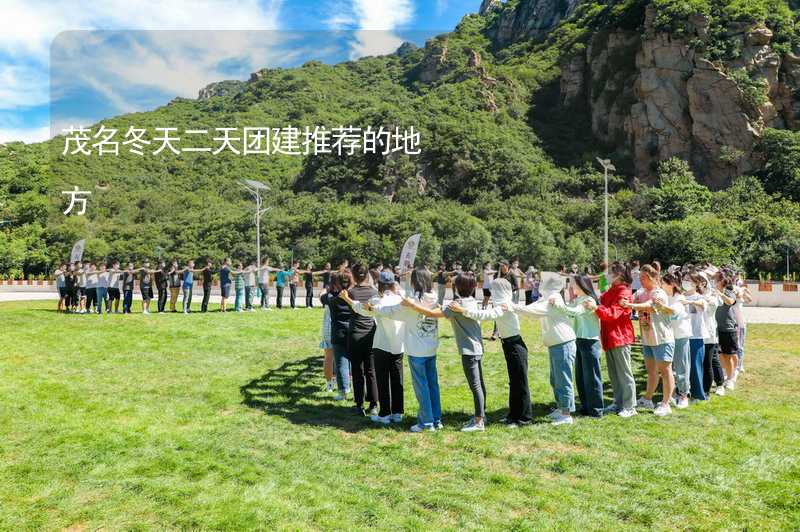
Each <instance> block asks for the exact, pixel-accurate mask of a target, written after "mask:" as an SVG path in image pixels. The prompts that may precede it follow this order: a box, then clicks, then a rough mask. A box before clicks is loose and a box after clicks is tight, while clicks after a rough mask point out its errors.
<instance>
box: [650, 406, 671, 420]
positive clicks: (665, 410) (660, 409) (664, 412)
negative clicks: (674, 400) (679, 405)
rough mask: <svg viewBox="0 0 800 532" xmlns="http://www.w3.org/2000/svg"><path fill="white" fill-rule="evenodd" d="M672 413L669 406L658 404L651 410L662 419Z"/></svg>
mask: <svg viewBox="0 0 800 532" xmlns="http://www.w3.org/2000/svg"><path fill="white" fill-rule="evenodd" d="M671 413H672V407H671V406H669V404H664V403H660V404H659V405H658V406H657V407H656V409H655V410H653V414H655V415H657V416H660V417H663V416H668V415H670V414H671Z"/></svg>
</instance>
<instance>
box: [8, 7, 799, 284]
mask: <svg viewBox="0 0 800 532" xmlns="http://www.w3.org/2000/svg"><path fill="white" fill-rule="evenodd" d="M533 4H536V2H533V1H529V0H517V1H509V2H508V3H506V4H499V5H494V6H493V7H492V8H491V9H488V10H487V11H486V12H485V13H483V14H476V15H469V16H466V17H465V18H464V19H463V20H462V21H461V23H460V24H459V25H458V26H457V27H456V28H455V29H454V30H453V32H451V33H448V34H444V35H440V36H438V37H436V38H434V39H432V40H430V41H429V42H428V43H427V45H426V46H425V47H424V48H416V47H414V46H403V47H402V48H401V49H400V50H399V51H398V53H396V54H393V55H388V56H383V57H367V58H363V59H361V60H358V61H352V62H346V63H342V64H338V65H326V64H322V63H319V62H309V63H306V64H305V65H303V66H302V67H300V68H295V69H265V70H261V71H259V72H257V73H255V74H254V75H253V76H252V77H251V80H250V81H248V82H244V83H227V84H226V85H224V86H220V87H218V88H217V89H214V88H213V87H211V88H209V89H208V90H204V91H201V96H202V97H201V98H199V99H197V100H190V99H176V100H174V101H172V102H170V103H169V104H168V105H165V106H163V107H160V108H158V109H154V110H152V111H149V112H143V113H135V114H129V115H123V116H118V117H113V118H109V119H107V120H104V121H103V122H102V123H103V124H105V125H106V126H107V127H116V128H118V129H119V130H121V131H125V130H127V128H128V127H129V126H131V125H134V126H136V127H147V128H148V129H149V130H150V131H153V129H154V128H155V127H165V126H172V127H178V128H179V129H181V130H182V129H189V128H202V127H205V128H209V129H213V128H215V127H244V126H262V125H267V126H271V127H283V126H287V125H295V126H299V127H303V126H307V125H308V126H315V125H325V126H328V127H335V126H339V125H354V126H360V127H366V126H369V125H371V126H374V127H377V126H387V127H392V128H393V127H395V126H398V127H401V128H408V127H411V126H413V127H414V128H415V129H417V130H419V131H421V139H422V141H421V150H422V153H421V154H420V155H404V154H393V155H390V156H386V157H384V156H379V155H366V156H359V155H357V156H346V157H337V156H316V157H292V156H268V157H265V156H241V155H234V154H232V153H230V152H223V153H220V154H218V155H213V156H212V155H207V154H186V153H184V154H182V155H180V156H176V155H172V154H169V155H165V154H164V153H162V154H160V155H158V156H153V155H145V156H143V157H142V156H136V155H132V154H129V153H127V152H125V151H124V150H123V151H122V152H121V154H120V156H119V157H98V156H91V157H85V156H78V155H68V156H63V155H61V152H62V150H63V147H64V140H63V138H59V137H57V138H55V139H54V140H52V141H50V142H46V143H41V144H33V145H23V144H21V143H11V144H8V145H5V146H0V219H4V220H10V221H11V223H8V224H5V225H3V226H2V227H0V231H2V233H0V234H2V235H3V237H4V238H1V239H0V272H6V273H9V272H10V273H14V274H17V275H18V274H20V273H23V272H24V274H39V273H42V272H46V271H48V270H50V269H52V266H53V264H55V263H56V262H58V261H62V260H64V259H65V258H66V257H67V255H68V253H69V249H70V247H71V246H72V244H73V243H74V242H75V241H76V240H78V239H79V238H86V239H87V248H86V255H87V257H89V258H95V259H103V258H106V257H116V258H120V259H122V260H128V259H131V260H135V261H138V260H141V259H144V258H145V257H147V258H151V259H152V258H154V257H157V256H162V257H164V258H167V257H173V256H174V257H177V258H179V259H180V260H186V259H190V258H193V259H203V258H204V257H210V258H213V259H215V260H219V259H221V258H222V257H224V256H231V257H233V258H235V259H249V258H251V257H253V255H254V249H253V248H254V244H253V242H254V241H255V235H254V228H253V224H252V202H251V200H250V198H249V196H248V195H247V194H246V193H245V192H244V191H243V189H242V188H241V187H240V186H239V185H237V181H238V180H239V179H240V178H254V179H259V180H262V181H264V182H266V183H268V184H269V185H270V187H271V189H272V191H271V192H270V193H269V194H268V198H267V201H268V204H269V205H271V206H272V209H271V210H270V211H269V213H268V214H267V215H265V217H264V219H263V221H262V243H263V247H264V250H265V253H267V254H268V255H269V256H271V257H273V259H274V260H276V261H277V260H287V259H288V258H289V256H290V255H293V256H294V257H297V258H299V259H301V260H310V261H313V262H315V263H318V264H319V263H321V262H324V261H327V260H332V261H334V260H339V259H342V258H345V257H349V258H354V259H364V260H370V261H373V260H374V261H377V260H382V261H384V262H389V263H393V262H396V261H397V257H398V255H399V247H400V246H402V242H403V240H404V239H405V238H406V237H407V236H408V235H409V234H411V233H414V232H421V233H422V234H423V239H422V247H421V249H420V260H421V261H427V262H430V263H434V262H438V261H439V260H442V259H444V260H447V261H448V262H449V261H451V260H454V259H460V260H462V261H466V262H467V263H469V262H473V261H474V262H477V261H481V260H484V259H489V258H496V257H500V256H504V257H509V256H517V257H519V258H520V260H521V261H522V262H523V263H524V264H534V265H536V266H537V267H540V268H553V267H555V266H556V265H558V264H559V263H572V262H578V263H579V264H589V263H595V264H596V263H597V262H598V261H599V259H600V258H601V254H602V240H601V239H602V214H603V203H602V191H603V177H602V174H601V173H600V171H599V168H597V165H596V163H595V162H594V159H595V157H596V156H603V157H605V156H608V155H612V156H613V158H614V161H615V163H616V164H617V167H618V168H619V169H620V173H619V175H614V176H612V180H611V183H610V186H611V191H612V192H613V195H612V197H611V201H610V217H611V229H610V235H611V242H612V244H613V247H612V251H611V255H612V259H613V258H614V257H619V258H628V257H638V258H641V259H644V260H650V259H660V260H662V261H665V262H683V261H699V260H710V261H714V262H727V263H735V264H738V265H739V266H741V267H743V268H745V269H746V270H747V271H748V272H749V273H750V274H755V273H756V272H757V271H765V272H774V273H775V274H777V273H778V272H780V271H781V269H782V268H783V267H784V265H785V257H786V253H787V250H788V252H789V254H790V255H791V256H792V257H793V260H795V261H796V260H798V259H800V256H798V248H800V241H799V240H800V238H798V235H800V203H798V201H800V156H799V154H800V133H798V132H797V131H794V130H793V129H792V127H791V126H792V124H791V122H790V121H789V122H787V121H786V120H784V121H783V123H781V124H777V123H775V124H762V126H763V129H762V130H761V131H760V133H759V140H758V143H757V144H755V145H754V146H753V149H752V153H753V160H756V159H757V160H758V161H761V163H762V164H761V165H760V166H759V167H757V168H755V167H754V168H752V169H751V171H748V172H739V171H737V170H736V169H737V168H740V167H742V166H741V165H739V166H737V165H736V164H732V165H731V168H732V169H733V170H732V171H731V172H730V175H728V176H727V177H726V179H725V182H724V184H723V186H718V183H716V182H711V181H709V180H708V179H707V178H706V177H707V176H705V175H704V174H703V173H702V172H698V171H697V168H698V167H697V165H696V161H695V159H693V158H692V157H686V158H685V159H686V160H681V159H682V158H681V157H664V158H663V160H660V161H656V162H654V163H653V164H652V175H651V174H649V173H642V172H639V171H637V169H636V168H637V166H636V160H635V157H636V155H635V153H634V151H632V150H631V149H628V148H626V146H625V142H626V141H625V140H624V139H619V140H615V141H613V142H611V143H609V142H608V139H602V138H598V134H597V133H598V132H597V131H595V129H596V127H595V125H596V124H593V122H598V123H602V122H603V121H604V120H605V121H606V122H609V121H613V116H611V115H609V116H607V117H605V118H604V117H603V116H599V117H598V116H597V112H596V109H597V108H596V106H595V105H596V104H595V102H594V100H592V99H591V98H589V99H588V100H586V101H584V100H581V99H580V98H579V99H578V100H576V101H575V102H573V104H572V105H571V106H570V107H565V106H564V100H563V95H562V94H561V88H562V87H564V73H565V68H566V64H567V62H568V61H570V58H572V57H574V56H575V54H580V53H585V51H586V48H587V46H589V47H591V44H592V42H595V44H594V48H595V50H597V46H598V44H597V40H596V39H598V37H597V36H598V35H602V34H615V32H626V35H628V34H633V35H636V36H637V37H636V38H637V39H638V38H640V37H638V36H639V35H645V34H646V33H648V32H650V33H653V32H655V33H657V34H665V33H666V34H669V35H670V36H672V38H674V39H678V40H680V39H686V42H687V43H689V45H690V46H692V47H693V49H695V50H696V53H697V54H700V55H702V56H703V57H707V58H708V59H710V60H712V61H734V60H735V58H736V54H737V53H739V52H737V50H736V49H733V48H731V47H730V46H728V45H727V44H726V43H727V42H728V41H729V39H727V38H726V35H727V34H726V32H728V31H729V30H730V29H731V28H733V27H734V26H736V25H737V24H744V25H746V26H747V27H760V26H762V25H763V26H766V27H768V28H769V29H770V31H771V32H772V33H773V36H772V38H771V40H772V42H771V45H770V46H771V47H772V48H771V49H772V50H774V51H775V53H779V54H781V57H784V58H789V59H787V61H790V60H791V57H795V56H796V55H794V54H797V52H798V43H799V42H800V37H799V35H800V32H799V31H798V27H799V26H798V6H797V3H796V2H786V1H780V0H761V1H744V0H737V1H734V2H720V1H718V0H652V2H646V1H643V0H638V1H633V0H628V1H620V2H609V3H601V2H580V3H577V4H576V3H575V2H564V3H563V4H564V11H563V13H562V15H563V17H562V18H559V19H558V20H557V22H556V25H555V27H554V28H550V29H548V31H546V32H538V33H537V32H536V31H528V30H525V28H526V27H528V26H525V25H524V24H522V22H525V21H524V20H523V19H522V18H520V17H522V15H523V14H524V13H525V10H526V9H529V8H531V6H532V5H533ZM573 4H574V5H573ZM650 5H652V6H655V8H657V10H656V12H657V16H656V17H655V19H654V20H650V21H647V20H646V19H647V18H648V15H647V14H648V12H651V13H652V10H648V6H650ZM534 7H535V6H534ZM511 15H513V16H514V17H516V18H514V19H513V20H515V21H517V22H519V24H522V25H519V26H515V25H509V23H505V22H504V20H511V19H508V17H509V16H511ZM697 15H702V16H704V17H705V20H706V22H707V26H704V27H707V37H706V38H705V39H699V40H698V39H696V38H694V37H692V34H691V31H695V30H692V29H691V27H690V25H691V24H693V22H692V21H693V20H695V17H696V16H697ZM520 21H522V22H520ZM528 22H530V21H528ZM504 24H505V25H504ZM529 26H530V24H529ZM692 27H693V26H692ZM504 28H505V29H504ZM515 28H517V29H515ZM520 28H521V29H520ZM642 38H643V37H642ZM637 42H638V41H637ZM608 46H611V45H610V44H609V45H608ZM637 46H638V45H637ZM609 49H610V48H609ZM614 53H616V54H617V56H614V57H616V59H615V60H618V61H619V64H618V65H617V67H618V68H617V67H615V68H611V67H609V68H610V70H609V73H607V75H604V76H601V77H600V78H599V79H595V80H594V82H595V83H596V84H598V90H600V89H603V90H604V91H605V92H604V93H603V94H605V96H603V97H604V98H611V99H612V100H613V101H615V102H617V104H618V105H620V106H622V107H623V108H630V107H631V105H633V101H630V102H629V101H627V100H625V93H624V91H623V92H620V93H618V94H617V95H616V96H614V95H611V96H609V95H608V90H607V89H608V88H609V87H612V86H613V85H614V83H617V81H615V79H616V78H614V77H613V76H611V74H612V73H614V72H617V71H619V72H625V69H626V68H635V66H636V57H635V55H636V53H637V48H636V47H635V46H632V47H630V48H624V47H623V48H619V49H614ZM612 55H613V54H612ZM787 64H788V63H787ZM626 65H627V66H626ZM782 72H783V71H782ZM735 76H736V74H731V78H730V79H735ZM620 79H622V78H620ZM736 79H738V82H739V85H737V86H739V87H741V88H742V90H741V94H742V95H743V96H742V97H743V98H744V97H745V96H747V95H750V97H751V98H752V99H754V101H755V102H756V103H758V101H759V100H758V98H759V94H760V93H759V90H760V89H759V86H760V85H759V83H760V81H759V78H758V75H757V72H755V71H754V72H752V73H746V74H745V76H744V77H741V76H740V77H739V78H736ZM583 87H584V88H583V89H582V90H584V91H585V90H586V87H585V84H584V85H583ZM789 97H790V99H791V98H793V97H797V95H796V94H795V95H791V94H790V96H789ZM762 103H763V102H762ZM593 106H595V107H593ZM626 106H627V107H626ZM781 116H783V115H781ZM771 125H774V126H775V127H770V126H771ZM717 148H718V149H719V152H720V154H721V155H720V158H721V157H722V156H723V155H724V156H726V157H728V158H729V159H731V160H732V161H734V162H735V161H736V160H739V159H740V158H741V154H740V153H739V152H738V151H737V149H736V148H735V147H731V146H722V145H720V146H718V147H717ZM654 149H655V150H656V153H658V150H659V146H655V147H654ZM166 153H168V152H166ZM748 157H749V154H748ZM98 184H100V188H99V189H98V188H96V185H98ZM74 185H78V186H80V187H81V188H82V189H86V190H92V191H93V195H92V198H91V199H90V204H89V209H88V213H87V215H86V216H84V217H75V216H72V217H65V216H64V215H63V214H62V212H61V211H63V210H64V208H65V196H63V195H62V194H61V191H63V190H68V189H71V188H72V187H73V186H74Z"/></svg>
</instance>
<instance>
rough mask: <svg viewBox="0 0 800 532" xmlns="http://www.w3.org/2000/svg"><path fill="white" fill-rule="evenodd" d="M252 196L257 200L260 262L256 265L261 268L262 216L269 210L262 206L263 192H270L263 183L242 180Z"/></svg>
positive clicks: (242, 183)
mask: <svg viewBox="0 0 800 532" xmlns="http://www.w3.org/2000/svg"><path fill="white" fill-rule="evenodd" d="M239 183H240V184H241V185H242V186H243V187H244V188H245V189H246V190H247V191H248V192H250V194H252V195H253V198H254V199H255V200H256V212H255V218H256V260H257V261H258V262H257V263H256V264H257V265H258V266H257V267H258V268H260V267H261V216H262V215H263V214H264V213H265V212H267V211H268V210H269V208H266V209H262V208H261V205H262V204H263V200H262V199H261V192H262V191H266V190H269V187H268V186H267V185H265V184H264V183H262V182H261V181H255V180H254V179H242V180H241V181H240V182H239Z"/></svg>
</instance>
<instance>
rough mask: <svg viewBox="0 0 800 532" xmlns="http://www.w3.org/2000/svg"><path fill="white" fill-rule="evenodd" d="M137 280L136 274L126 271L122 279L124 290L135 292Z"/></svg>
mask: <svg viewBox="0 0 800 532" xmlns="http://www.w3.org/2000/svg"><path fill="white" fill-rule="evenodd" d="M135 278H136V274H135V273H133V272H129V271H126V272H125V273H124V274H123V277H122V289H123V290H133V280H134V279H135Z"/></svg>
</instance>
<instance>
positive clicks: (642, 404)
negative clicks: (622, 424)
mask: <svg viewBox="0 0 800 532" xmlns="http://www.w3.org/2000/svg"><path fill="white" fill-rule="evenodd" d="M636 407H637V408H644V409H647V410H652V409H653V408H655V405H654V404H653V400H652V399H646V398H645V397H640V398H639V400H638V401H636Z"/></svg>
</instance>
